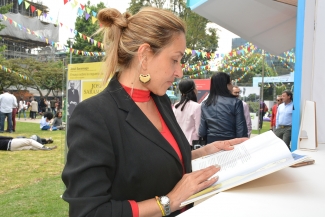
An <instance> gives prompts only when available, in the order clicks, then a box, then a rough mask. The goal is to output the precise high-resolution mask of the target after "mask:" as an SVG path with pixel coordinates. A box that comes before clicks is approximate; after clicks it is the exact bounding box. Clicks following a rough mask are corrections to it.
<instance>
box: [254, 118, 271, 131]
mask: <svg viewBox="0 0 325 217" xmlns="http://www.w3.org/2000/svg"><path fill="white" fill-rule="evenodd" d="M270 129H271V122H269V121H263V127H262V129H261V131H260V134H262V133H264V132H266V131H269V130H270ZM252 134H258V130H252Z"/></svg>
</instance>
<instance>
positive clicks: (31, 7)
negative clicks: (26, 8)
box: [30, 5, 36, 13]
mask: <svg viewBox="0 0 325 217" xmlns="http://www.w3.org/2000/svg"><path fill="white" fill-rule="evenodd" d="M30 9H31V10H32V13H34V11H35V10H36V8H35V7H34V6H33V5H31V6H30Z"/></svg>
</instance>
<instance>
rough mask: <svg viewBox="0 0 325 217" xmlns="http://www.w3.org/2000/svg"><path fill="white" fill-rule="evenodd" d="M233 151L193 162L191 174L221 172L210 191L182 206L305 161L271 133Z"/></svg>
mask: <svg viewBox="0 0 325 217" xmlns="http://www.w3.org/2000/svg"><path fill="white" fill-rule="evenodd" d="M234 147H235V148H234V149H233V150H231V151H220V152H217V153H215V154H212V155H208V156H204V157H201V158H198V159H195V160H192V169H193V171H196V170H200V169H203V168H206V167H208V166H211V165H220V167H221V169H220V171H219V172H218V173H216V174H215V176H219V179H218V181H217V182H216V183H215V184H213V185H212V186H211V187H209V188H206V189H205V190H203V191H201V192H199V193H197V194H194V195H193V196H191V197H190V198H188V199H187V200H186V201H184V202H183V203H182V204H181V206H184V205H186V204H189V203H193V202H195V201H197V200H200V199H203V198H205V197H208V196H210V195H213V194H216V193H219V192H221V191H225V190H227V189H230V188H233V187H236V186H238V185H241V184H244V183H246V182H249V181H252V180H254V179H257V178H260V177H262V176H265V175H268V174H270V173H273V172H276V171H278V170H281V169H283V168H286V167H289V166H291V165H293V164H296V163H299V162H301V161H304V160H306V159H307V158H308V156H301V155H297V154H294V153H291V152H290V151H289V149H288V147H287V146H286V144H285V143H284V142H283V141H282V140H281V139H279V138H278V137H277V136H276V135H275V134H274V133H273V131H268V132H265V133H263V134H261V135H258V136H255V137H253V138H251V139H249V140H247V141H245V142H243V143H241V144H239V145H235V146H234Z"/></svg>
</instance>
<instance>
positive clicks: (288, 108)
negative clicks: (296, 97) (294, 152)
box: [274, 90, 294, 150]
mask: <svg viewBox="0 0 325 217" xmlns="http://www.w3.org/2000/svg"><path fill="white" fill-rule="evenodd" d="M282 101H283V103H281V104H280V105H279V106H278V110H277V113H276V122H275V124H276V129H275V132H274V133H275V135H277V137H279V138H280V139H282V140H283V141H284V142H285V143H286V145H287V146H288V148H289V150H291V148H290V142H291V127H292V111H293V109H294V108H293V94H292V92H291V91H290V90H285V91H283V92H282Z"/></svg>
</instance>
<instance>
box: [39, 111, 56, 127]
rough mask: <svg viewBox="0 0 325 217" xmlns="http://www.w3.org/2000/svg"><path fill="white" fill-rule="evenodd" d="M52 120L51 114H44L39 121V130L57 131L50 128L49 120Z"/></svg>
mask: <svg viewBox="0 0 325 217" xmlns="http://www.w3.org/2000/svg"><path fill="white" fill-rule="evenodd" d="M52 118H53V114H52V112H45V113H44V115H43V117H42V119H41V122H40V128H41V130H50V131H52V130H57V128H56V127H52V126H51V122H50V121H51V120H52Z"/></svg>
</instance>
